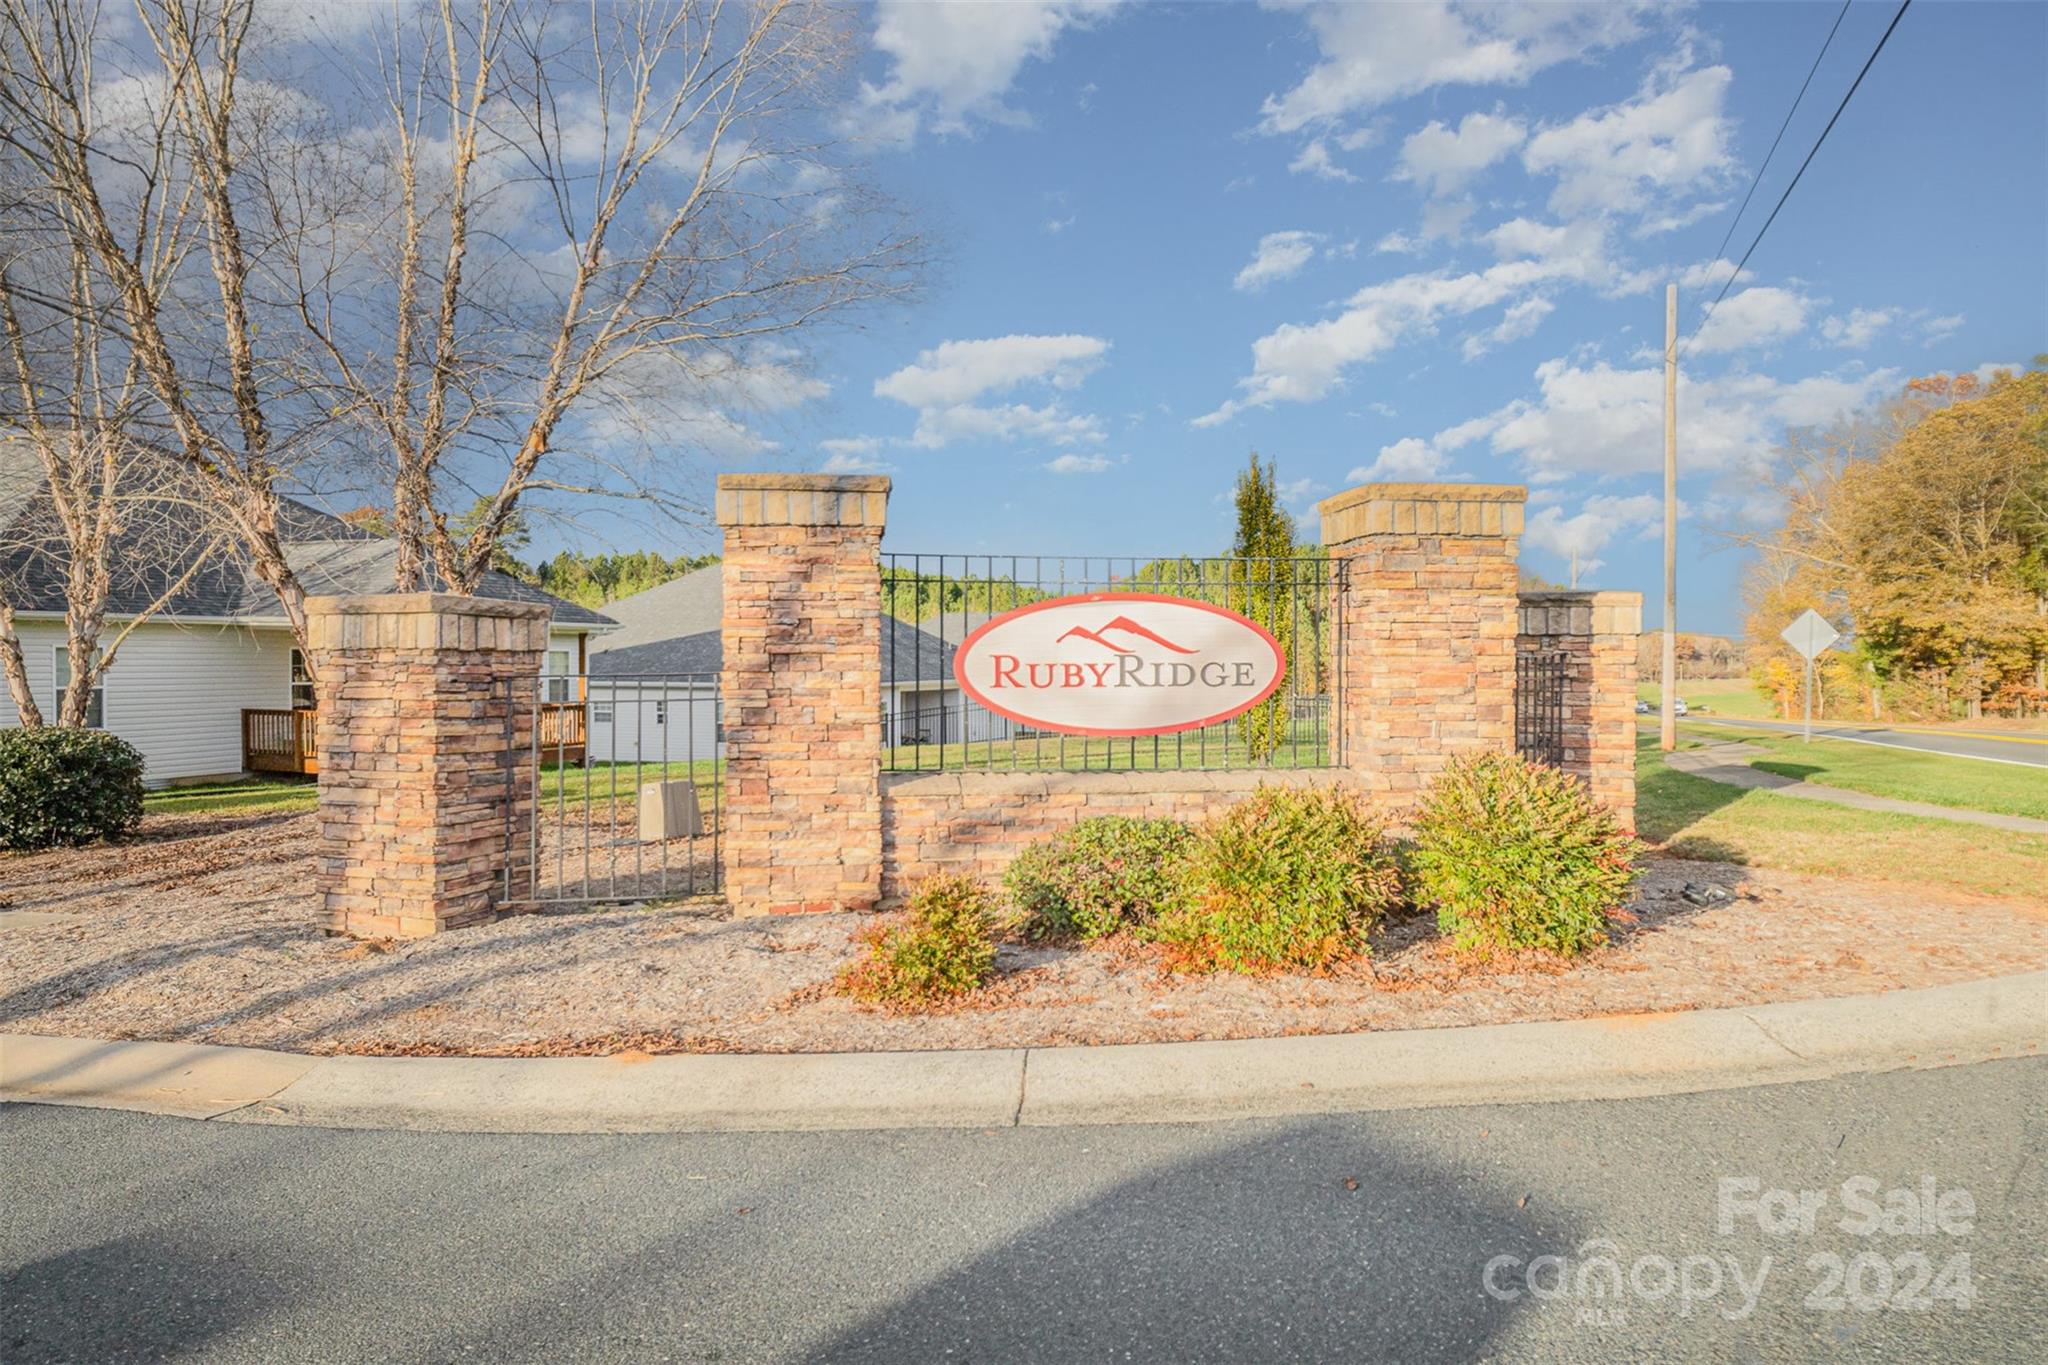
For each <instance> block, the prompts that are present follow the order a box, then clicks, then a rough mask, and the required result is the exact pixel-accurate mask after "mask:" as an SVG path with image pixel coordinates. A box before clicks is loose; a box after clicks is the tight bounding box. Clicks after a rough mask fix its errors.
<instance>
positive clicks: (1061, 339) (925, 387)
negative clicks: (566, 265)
mask: <svg viewBox="0 0 2048 1365" xmlns="http://www.w3.org/2000/svg"><path fill="white" fill-rule="evenodd" d="M1108 351H1109V343H1108V342H1107V341H1104V340H1102V339H1101V338H1100V337H1089V336H1075V335H1071V334H1069V335H1063V336H1003V337H990V338H987V339H985V340H980V341H948V342H944V343H942V344H940V345H938V346H934V347H933V348H932V349H930V350H928V351H922V352H920V353H919V354H918V357H917V361H916V363H915V364H911V365H906V366H904V367H903V368H902V369H900V370H898V371H896V372H895V373H894V374H891V375H888V376H887V377H885V378H883V379H880V380H877V381H876V382H875V393H876V394H877V395H879V396H880V397H883V398H893V399H895V400H896V401H897V402H899V403H908V404H909V405H910V406H911V407H914V408H925V407H938V406H942V405H947V404H954V403H966V402H971V401H972V400H974V399H976V398H979V397H981V396H982V395H984V394H989V393H1001V392H1003V391H1005V390H1008V389H1011V388H1014V387H1016V386H1017V385H1018V384H1022V383H1026V382H1032V381H1036V382H1043V383H1048V384H1051V385H1052V386H1053V387H1054V388H1060V389H1071V388H1073V387H1075V386H1076V385H1078V384H1079V383H1080V382H1081V381H1082V380H1083V379H1085V378H1087V377H1088V375H1089V374H1090V373H1091V372H1093V371H1094V369H1095V368H1096V367H1097V366H1098V365H1100V364H1101V363H1102V358H1103V356H1104V355H1106V354H1107V353H1108Z"/></svg>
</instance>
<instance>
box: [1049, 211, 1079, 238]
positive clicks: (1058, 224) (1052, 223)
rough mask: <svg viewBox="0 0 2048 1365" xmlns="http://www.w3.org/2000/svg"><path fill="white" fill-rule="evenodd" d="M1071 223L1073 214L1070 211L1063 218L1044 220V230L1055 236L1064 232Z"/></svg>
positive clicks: (1072, 223) (1072, 222)
mask: <svg viewBox="0 0 2048 1365" xmlns="http://www.w3.org/2000/svg"><path fill="white" fill-rule="evenodd" d="M1073 225H1074V215H1073V214H1071V213H1070V214H1068V215H1067V216H1066V217H1064V218H1048V219H1046V220H1045V230H1046V231H1047V232H1048V233H1050V234H1051V235H1053V236H1055V237H1057V236H1059V235H1060V234H1061V233H1062V232H1065V231H1066V230H1067V229H1068V228H1070V227H1072V226H1073Z"/></svg>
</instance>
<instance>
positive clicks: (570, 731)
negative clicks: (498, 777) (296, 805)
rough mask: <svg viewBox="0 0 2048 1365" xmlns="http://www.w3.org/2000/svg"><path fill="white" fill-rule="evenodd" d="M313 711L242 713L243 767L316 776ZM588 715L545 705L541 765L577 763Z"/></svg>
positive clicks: (573, 706)
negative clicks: (314, 774)
mask: <svg viewBox="0 0 2048 1365" xmlns="http://www.w3.org/2000/svg"><path fill="white" fill-rule="evenodd" d="M316 714H317V713H316V712H313V711H282V710H280V711H266V710H254V709H251V710H244V711H243V712H242V767H243V768H245V769H247V770H248V771H250V772H256V773H317V772H319V771H320V748H319V742H318V740H317V739H316V738H315V735H314V716H315V715H316ZM588 716H589V713H588V712H587V711H586V710H585V709H584V706H583V703H582V702H543V703H541V706H540V710H539V714H538V715H537V716H536V717H535V719H536V721H537V723H538V726H539V730H540V734H539V744H538V747H539V749H540V761H541V762H543V763H581V762H582V761H583V755H584V752H585V749H584V746H585V745H586V744H587V743H588V742H589V728H590V727H589V720H588Z"/></svg>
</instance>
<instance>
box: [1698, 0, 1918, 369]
mask: <svg viewBox="0 0 2048 1365" xmlns="http://www.w3.org/2000/svg"><path fill="white" fill-rule="evenodd" d="M1912 7H1913V0H1902V3H1901V4H1900V5H1899V10H1898V13H1896V14H1894V15H1893V16H1892V21H1891V23H1890V24H1888V25H1886V27H1885V31H1884V36H1883V37H1881V38H1879V39H1878V40H1877V46H1876V47H1874V48H1872V49H1871V50H1870V56H1869V57H1868V58H1866V59H1865V60H1864V63H1863V69H1862V70H1861V71H1858V72H1857V73H1856V79H1855V80H1853V81H1851V82H1850V83H1849V89H1848V92H1847V93H1846V94H1844V95H1843V96H1842V102H1841V103H1840V104H1838V105H1836V106H1835V112H1834V116H1833V117H1831V118H1830V119H1828V126H1827V127H1825V128H1823V129H1821V130H1820V136H1819V137H1817V138H1815V139H1814V142H1813V147H1812V149H1811V150H1810V151H1808V152H1807V154H1806V159H1805V160H1804V161H1802V162H1800V163H1799V169H1798V170H1797V171H1795V172H1793V174H1792V183H1791V184H1789V185H1787V186H1786V187H1785V192H1784V193H1783V194H1781V195H1779V196H1778V202H1777V204H1776V206H1775V207H1773V208H1772V209H1771V216H1770V217H1768V218H1766V219H1764V225H1763V226H1762V227H1760V228H1758V229H1757V233H1756V236H1755V237H1754V238H1753V239H1752V240H1751V241H1750V244H1749V250H1748V251H1745V252H1743V253H1742V259H1741V260H1739V261H1737V262H1736V263H1735V269H1734V271H1733V272H1732V273H1731V274H1730V275H1729V276H1728V279H1727V281H1726V282H1725V283H1723V284H1722V286H1721V292H1720V293H1718V294H1716V295H1714V301H1713V302H1712V303H1710V304H1708V305H1707V315H1706V316H1705V317H1703V318H1701V319H1700V325H1699V326H1697V327H1695V328H1693V329H1692V335H1691V336H1689V337H1687V338H1686V339H1685V347H1686V349H1688V350H1690V349H1691V347H1692V344H1693V342H1695V341H1697V340H1698V339H1699V335H1700V333H1701V332H1703V331H1705V330H1706V327H1707V324H1708V323H1709V322H1712V321H1713V320H1714V310H1715V309H1717V308H1719V307H1720V306H1721V300H1722V299H1724V298H1726V297H1728V288H1729V286H1730V285H1732V284H1734V283H1735V281H1737V280H1738V279H1740V278H1742V268H1743V267H1744V266H1746V265H1748V264H1749V258H1750V256H1751V255H1752V254H1753V253H1754V252H1755V251H1756V249H1757V245H1758V243H1760V242H1762V241H1763V239H1764V234H1765V233H1766V232H1769V231H1770V230H1771V224H1772V223H1775V222H1777V221H1778V210H1779V209H1782V208H1784V207H1785V201H1786V200H1787V199H1790V198H1791V197H1792V191H1794V190H1796V189H1798V188H1799V179H1800V177H1801V176H1803V175H1805V174H1806V168H1807V167H1808V166H1811V165H1812V164H1813V158H1814V156H1815V155H1816V154H1818V153H1819V151H1820V149H1821V144H1822V143H1824V142H1826V141H1827V140H1828V134H1829V133H1832V132H1833V131H1834V130H1835V123H1836V121H1837V120H1839V119H1840V118H1841V117H1842V111H1843V110H1844V109H1847V108H1848V107H1849V101H1850V100H1851V99H1852V98H1854V96H1855V94H1856V91H1857V88H1858V87H1860V86H1861V85H1862V84H1863V78H1864V77H1865V76H1867V75H1869V74H1870V68H1871V66H1872V65H1873V64H1874V63H1875V62H1876V61H1877V55H1878V53H1880V52H1883V51H1884V45H1885V44H1886V43H1888V42H1890V41H1891V37H1892V32H1893V30H1895V29H1897V28H1898V26H1899V20H1901V19H1903V18H1905V17H1906V11H1907V10H1909V9H1911V8H1912Z"/></svg>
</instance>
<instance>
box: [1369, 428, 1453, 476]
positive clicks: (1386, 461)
mask: <svg viewBox="0 0 2048 1365" xmlns="http://www.w3.org/2000/svg"><path fill="white" fill-rule="evenodd" d="M1449 463H1450V457H1449V456H1448V455H1446V454H1445V453H1444V452H1443V451H1441V450H1438V449H1437V448H1436V447H1435V446H1434V445H1432V444H1430V443H1429V442H1428V441H1425V440H1423V439H1422V438H1421V437H1419V436H1404V437H1402V438H1401V439H1400V440H1398V441H1396V442H1394V443H1393V444H1392V445H1387V446H1381V447H1380V453H1379V456H1378V457H1377V458H1376V459H1374V460H1373V462H1372V463H1371V464H1362V465H1360V466H1358V468H1356V469H1354V470H1352V471H1351V472H1350V473H1348V474H1346V475H1345V476H1344V480H1345V482H1347V483H1381V482H1388V483H1415V482H1420V481H1423V480H1428V479H1435V478H1438V477H1440V476H1441V475H1442V474H1443V472H1444V470H1445V469H1446V467H1448V465H1449Z"/></svg>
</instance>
